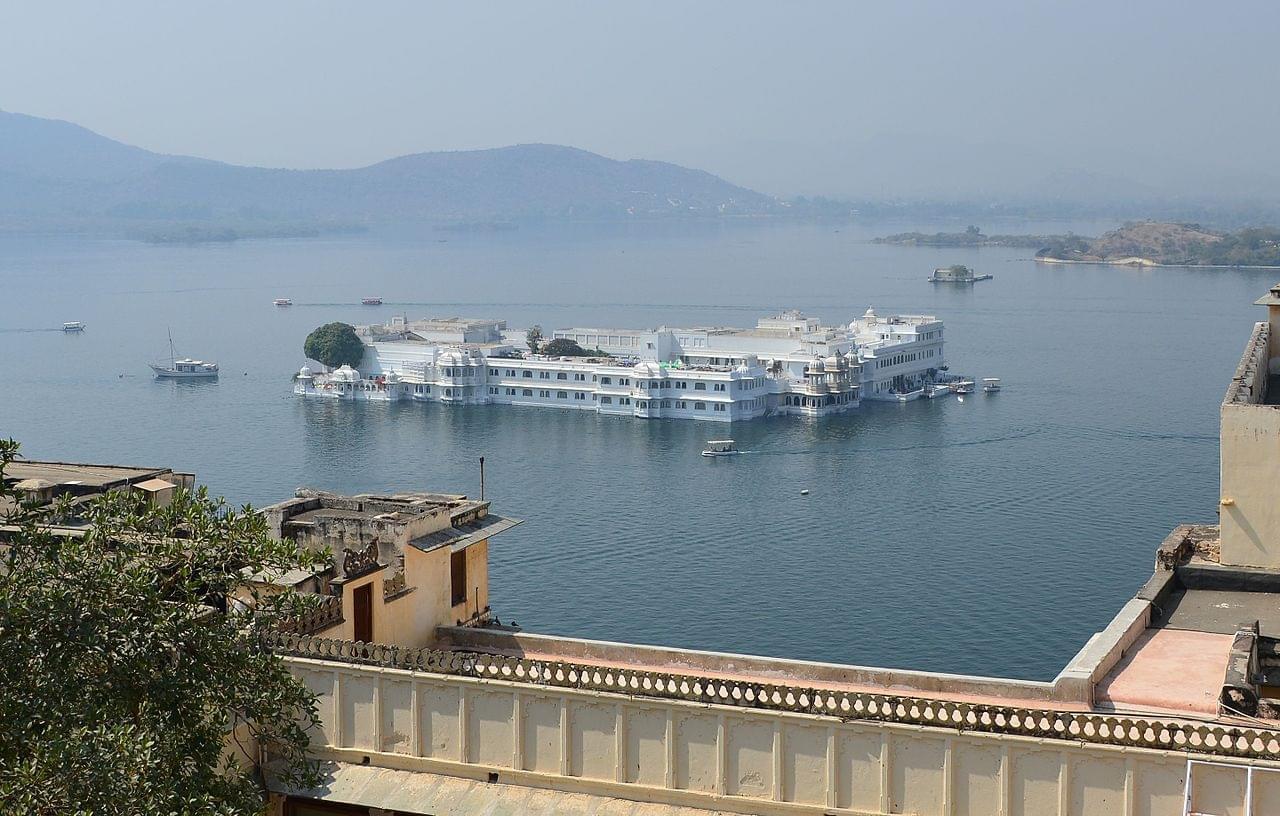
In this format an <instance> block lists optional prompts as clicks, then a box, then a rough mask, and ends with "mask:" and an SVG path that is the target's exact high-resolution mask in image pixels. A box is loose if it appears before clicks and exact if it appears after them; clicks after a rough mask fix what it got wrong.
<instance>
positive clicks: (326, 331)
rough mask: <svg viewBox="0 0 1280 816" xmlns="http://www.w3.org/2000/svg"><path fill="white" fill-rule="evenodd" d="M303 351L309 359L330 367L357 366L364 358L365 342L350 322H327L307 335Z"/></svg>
mask: <svg viewBox="0 0 1280 816" xmlns="http://www.w3.org/2000/svg"><path fill="white" fill-rule="evenodd" d="M302 353H303V354H305V355H307V359H310V360H317V361H319V362H321V363H324V364H325V365H326V366H328V367H329V368H338V367H339V366H344V365H349V366H351V367H352V368H356V367H358V366H359V365H360V361H361V360H363V359H364V343H362V342H361V341H360V337H359V336H358V335H357V334H356V330H355V327H354V326H352V325H351V324H350V323H326V324H324V325H323V326H321V327H320V328H318V329H316V330H315V331H313V332H311V334H308V335H307V339H306V342H304V343H303V344H302Z"/></svg>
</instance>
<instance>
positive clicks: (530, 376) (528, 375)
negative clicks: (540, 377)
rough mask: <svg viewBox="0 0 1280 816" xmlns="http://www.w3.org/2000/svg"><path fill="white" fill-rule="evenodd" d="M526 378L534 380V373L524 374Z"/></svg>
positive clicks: (527, 372)
mask: <svg viewBox="0 0 1280 816" xmlns="http://www.w3.org/2000/svg"><path fill="white" fill-rule="evenodd" d="M524 376H526V377H528V378H529V379H533V372H532V371H526V372H524Z"/></svg>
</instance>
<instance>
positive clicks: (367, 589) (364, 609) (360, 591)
mask: <svg viewBox="0 0 1280 816" xmlns="http://www.w3.org/2000/svg"><path fill="white" fill-rule="evenodd" d="M351 607H352V609H351V612H352V616H353V617H354V618H355V620H354V621H353V623H354V624H355V632H354V633H353V636H354V637H355V639H356V640H358V641H361V642H362V643H372V642H373V584H365V585H364V586H359V587H356V588H355V589H353V590H352V591H351Z"/></svg>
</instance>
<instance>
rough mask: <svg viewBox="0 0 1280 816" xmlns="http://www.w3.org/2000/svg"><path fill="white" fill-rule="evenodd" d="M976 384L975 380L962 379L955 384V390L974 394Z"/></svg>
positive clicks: (960, 392) (958, 392)
mask: <svg viewBox="0 0 1280 816" xmlns="http://www.w3.org/2000/svg"><path fill="white" fill-rule="evenodd" d="M976 384H977V383H975V382H974V381H973V380H960V381H959V382H957V383H956V385H955V391H956V393H957V394H972V393H973V389H974V386H975V385H976Z"/></svg>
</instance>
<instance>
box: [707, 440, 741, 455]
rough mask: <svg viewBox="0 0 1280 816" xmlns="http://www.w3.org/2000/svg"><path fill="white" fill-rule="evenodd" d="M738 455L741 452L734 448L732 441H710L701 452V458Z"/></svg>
mask: <svg viewBox="0 0 1280 816" xmlns="http://www.w3.org/2000/svg"><path fill="white" fill-rule="evenodd" d="M739 453H742V451H740V450H738V449H737V448H736V447H735V446H734V444H733V440H732V439H711V440H709V441H708V442H707V447H706V448H704V449H703V451H702V455H703V456H736V455H737V454H739Z"/></svg>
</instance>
